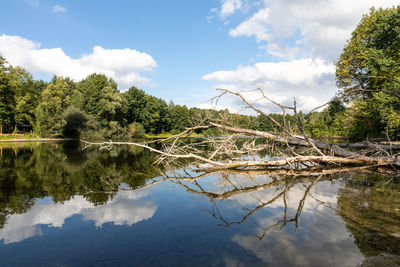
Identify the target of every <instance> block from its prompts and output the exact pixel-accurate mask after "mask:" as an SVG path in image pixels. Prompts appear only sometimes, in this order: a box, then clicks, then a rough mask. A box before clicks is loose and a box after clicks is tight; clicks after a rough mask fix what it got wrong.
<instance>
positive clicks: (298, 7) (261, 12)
mask: <svg viewBox="0 0 400 267" xmlns="http://www.w3.org/2000/svg"><path fill="white" fill-rule="evenodd" d="M393 5H398V0H357V1H347V0H325V1H317V0H287V1H269V0H264V1H263V2H261V5H253V8H254V7H256V10H254V12H253V14H252V15H250V16H249V17H248V18H247V19H246V20H244V21H242V22H240V23H239V24H238V25H237V26H236V27H234V28H232V29H230V31H229V35H230V36H232V37H254V38H255V40H256V42H257V43H259V48H260V49H261V50H262V51H265V52H266V54H267V55H268V56H273V57H275V61H274V62H260V63H256V64H254V65H250V66H238V67H237V68H236V69H233V70H219V71H215V72H213V73H210V74H207V75H205V76H203V79H205V80H212V81H215V82H218V83H228V84H229V86H230V87H234V88H240V89H242V90H247V89H256V88H262V89H263V90H265V91H266V93H267V95H268V96H270V97H272V98H275V99H281V101H284V102H285V103H287V104H289V103H290V102H292V97H296V99H297V101H298V104H299V105H298V106H299V108H300V109H301V110H303V111H309V110H311V109H312V107H315V106H317V105H320V104H322V103H325V102H327V101H328V100H329V99H331V98H332V97H333V96H334V94H335V92H337V90H338V89H337V87H336V85H335V81H334V65H333V61H334V60H336V59H337V58H338V57H339V55H340V52H341V51H342V49H343V47H344V45H345V44H346V40H347V39H349V38H350V36H351V32H352V31H353V30H354V29H355V28H356V26H357V23H358V22H359V21H360V19H361V17H362V15H363V14H366V13H368V12H369V9H370V8H371V7H376V8H379V7H384V8H385V7H390V6H393ZM222 7H223V5H222ZM222 7H221V10H222ZM277 60H281V62H276V61H277ZM229 101H230V102H231V103H232V101H231V100H229ZM236 105H239V101H237V103H236ZM232 109H238V108H237V107H235V108H232ZM265 109H266V111H267V112H268V111H269V112H271V111H278V110H277V109H275V110H274V109H273V108H272V106H271V105H266V106H265Z"/></svg>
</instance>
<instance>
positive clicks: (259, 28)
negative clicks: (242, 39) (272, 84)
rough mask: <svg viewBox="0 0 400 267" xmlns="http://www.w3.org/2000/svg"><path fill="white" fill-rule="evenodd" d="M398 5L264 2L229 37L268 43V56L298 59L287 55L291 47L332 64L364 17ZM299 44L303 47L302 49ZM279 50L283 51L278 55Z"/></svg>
mask: <svg viewBox="0 0 400 267" xmlns="http://www.w3.org/2000/svg"><path fill="white" fill-rule="evenodd" d="M397 4H398V1H396V0H358V1H350V2H349V1H347V0H326V1H316V0H289V1H267V0H265V1H264V7H262V8H261V9H259V10H257V11H256V12H255V13H254V14H253V15H252V16H250V18H248V19H247V20H245V21H243V22H242V23H240V24H239V25H238V26H237V27H236V28H234V29H231V30H230V32H229V34H230V35H231V36H234V37H238V36H247V37H249V36H254V37H256V40H257V41H258V42H261V41H264V42H266V45H264V46H261V47H262V48H265V49H266V50H267V52H268V53H269V54H272V55H275V56H279V57H282V58H294V57H295V56H296V55H293V54H291V53H285V50H287V49H288V48H289V47H291V48H293V49H295V50H296V49H297V50H298V51H297V56H298V55H299V53H300V48H302V49H303V50H304V51H303V52H307V53H308V54H309V55H308V56H315V57H322V58H324V59H327V60H331V61H332V60H335V59H336V58H337V57H338V55H339V53H340V51H341V49H342V48H343V46H344V44H345V41H346V39H348V38H349V37H350V33H351V32H352V30H354V29H355V27H356V25H357V23H358V22H359V20H360V19H361V17H362V15H363V14H366V13H368V11H369V9H370V8H371V7H373V6H374V7H377V8H379V7H390V6H393V5H397ZM296 41H300V42H301V43H302V44H303V45H300V46H299V45H298V43H297V44H296ZM288 43H290V44H288ZM279 47H282V48H283V51H277V50H278V49H279Z"/></svg>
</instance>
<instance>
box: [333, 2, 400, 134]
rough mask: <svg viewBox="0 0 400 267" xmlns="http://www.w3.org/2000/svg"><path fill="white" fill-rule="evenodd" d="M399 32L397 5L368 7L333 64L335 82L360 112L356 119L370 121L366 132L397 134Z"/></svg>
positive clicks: (399, 9)
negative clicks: (373, 107) (375, 108)
mask: <svg viewBox="0 0 400 267" xmlns="http://www.w3.org/2000/svg"><path fill="white" fill-rule="evenodd" d="M399 32H400V6H397V7H392V8H388V9H378V10H375V9H371V10H370V12H369V14H367V15H364V16H363V18H362V19H361V22H360V23H359V24H358V26H357V28H356V29H355V30H354V31H353V33H352V37H351V39H350V40H349V41H348V43H347V45H346V46H345V48H344V49H343V52H342V54H341V55H340V58H339V60H338V62H337V63H336V78H337V85H338V86H339V87H340V88H342V93H343V95H345V96H346V97H347V98H348V100H349V101H352V102H353V105H358V111H359V112H362V113H364V115H363V116H361V117H360V118H362V119H363V120H365V119H366V118H367V120H368V121H369V122H371V123H370V126H369V127H368V128H369V129H368V132H373V131H375V130H376V129H379V130H380V131H381V132H382V131H385V130H388V131H389V132H390V133H391V134H392V135H393V136H396V135H397V136H398V135H399V134H400V52H399V51H400V34H399ZM371 106H375V107H377V114H375V113H373V114H372V113H370V112H369V110H367V109H368V108H369V107H371ZM363 107H365V108H366V109H365V108H363ZM376 115H378V117H376ZM371 116H374V117H371ZM373 121H375V122H374V123H372V122H373Z"/></svg>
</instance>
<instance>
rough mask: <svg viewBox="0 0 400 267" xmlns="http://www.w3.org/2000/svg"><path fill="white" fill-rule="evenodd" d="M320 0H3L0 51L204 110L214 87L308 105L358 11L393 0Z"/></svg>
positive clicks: (31, 66)
mask: <svg viewBox="0 0 400 267" xmlns="http://www.w3.org/2000/svg"><path fill="white" fill-rule="evenodd" d="M321 2H322V1H316V0H315V1H314V0H298V1H293V0H288V1H268V0H265V1H257V0H254V1H250V0H191V1H189V0H151V1H150V0H149V1H104V0H103V1H102V0H97V1H74V0H64V1H55V0H2V1H1V2H0V9H1V10H2V16H1V17H0V25H1V27H0V54H2V55H3V56H4V57H6V59H7V60H8V61H9V62H10V63H11V64H13V65H20V66H22V67H24V68H26V69H27V70H29V71H30V72H32V73H34V76H35V77H37V78H44V79H47V78H48V77H50V76H51V75H52V74H57V75H63V76H71V77H72V78H74V79H75V80H79V79H81V78H82V75H84V74H86V72H90V71H92V70H94V71H97V72H103V73H106V74H108V75H110V76H114V77H113V78H115V79H116V80H117V82H118V84H119V88H120V89H121V90H124V89H127V87H129V85H136V86H138V87H140V88H142V89H144V90H145V91H146V92H148V93H150V94H153V95H155V96H157V97H161V98H164V99H165V100H167V101H169V100H173V101H174V102H175V103H179V104H187V105H188V106H199V105H200V106H201V107H207V104H205V103H204V101H205V100H207V99H209V98H210V97H212V96H213V95H215V94H216V92H215V88H216V87H218V86H224V87H228V88H231V89H233V90H247V89H255V88H257V87H261V88H263V89H264V90H265V91H266V92H268V93H269V95H270V96H271V97H273V98H274V99H276V100H278V101H281V102H288V101H291V97H292V96H296V97H297V98H298V99H299V102H300V104H301V107H302V108H303V109H304V110H307V109H309V108H310V107H311V106H312V105H314V104H315V105H316V104H320V103H322V102H323V101H326V100H327V99H329V98H330V97H331V96H332V95H333V94H334V93H335V92H336V90H337V88H336V87H335V85H334V68H333V61H334V60H335V58H337V56H338V55H339V54H340V51H341V49H342V48H343V45H344V44H345V40H346V39H348V38H349V37H350V33H351V30H352V29H354V28H355V26H356V24H357V22H358V21H359V19H360V18H361V15H362V14H363V13H366V12H367V11H368V9H369V8H370V7H371V6H384V7H385V6H391V5H394V4H396V3H395V2H396V1H391V0H380V1H374V0H371V1H368V0H359V1H353V2H352V3H348V1H344V0H327V1H323V2H324V3H323V4H321ZM94 47H99V49H97V50H96V51H94ZM85 55H86V56H88V57H86V58H85V57H84V56H85ZM40 61H42V62H40ZM138 62H139V63H138ZM249 97H250V98H251V97H256V96H253V95H251V94H250V93H249ZM260 104H261V105H262V104H265V108H266V109H270V108H271V107H270V106H268V104H267V103H260ZM221 107H229V108H230V109H231V110H233V111H235V110H236V111H237V110H238V109H240V105H239V103H238V102H237V101H235V100H234V99H227V100H226V101H225V102H222V103H221Z"/></svg>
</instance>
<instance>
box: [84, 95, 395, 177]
mask: <svg viewBox="0 0 400 267" xmlns="http://www.w3.org/2000/svg"><path fill="white" fill-rule="evenodd" d="M218 90H220V91H221V92H222V93H221V94H220V95H219V96H218V97H217V99H219V98H220V97H221V96H223V95H225V94H231V95H234V96H237V97H239V98H240V99H241V100H242V101H243V102H244V103H246V104H247V106H248V107H249V108H251V109H253V110H254V111H255V112H257V113H258V114H261V115H264V116H266V117H267V118H269V119H270V121H271V122H272V123H273V124H275V126H276V127H277V128H278V129H280V130H281V131H280V133H269V132H264V131H257V130H252V129H243V128H240V127H237V126H235V125H232V124H230V123H229V120H226V119H223V118H222V119H219V120H217V119H211V118H204V119H203V120H201V122H200V123H199V124H198V125H196V126H194V127H191V128H188V129H186V130H185V131H183V132H181V133H180V134H177V135H174V136H172V137H169V138H166V139H162V140H158V142H160V143H161V144H162V148H161V149H157V148H155V147H153V146H151V144H150V143H134V142H112V141H110V142H103V143H90V142H86V141H84V142H85V144H86V147H87V146H91V145H100V147H101V149H107V148H110V147H111V146H112V145H120V144H127V145H134V146H139V147H143V148H146V149H149V150H150V151H153V152H155V153H158V154H159V159H158V160H157V161H156V162H155V163H156V164H160V163H166V164H170V163H171V162H175V163H177V162H179V160H180V159H186V160H187V159H190V160H192V162H191V164H192V165H193V166H196V169H195V170H197V171H205V172H209V171H218V170H228V169H246V170H249V169H291V170H297V171H304V170H313V169H315V168H318V167H325V166H327V165H333V166H335V167H337V166H341V165H347V166H373V167H376V166H389V167H394V168H398V167H400V153H398V154H395V153H393V151H396V150H400V145H392V144H391V142H390V140H389V144H378V143H369V142H363V143H355V144H351V143H350V144H344V143H327V142H321V141H317V140H315V139H313V138H311V137H309V136H307V134H306V133H305V131H304V127H303V125H302V122H301V118H300V117H299V115H298V113H297V109H296V101H295V100H294V102H293V106H290V107H289V106H284V105H281V104H279V103H277V102H275V101H273V100H271V99H269V98H268V97H267V96H266V95H265V94H264V92H263V91H262V90H261V89H258V90H257V92H260V93H261V95H262V97H261V98H262V99H264V100H267V101H269V102H270V103H272V104H274V105H276V106H278V107H279V108H281V109H282V114H283V123H282V124H281V123H279V122H277V121H276V120H275V119H274V118H272V117H271V116H269V114H266V113H265V112H263V111H262V110H261V109H260V108H258V107H256V105H255V104H254V103H252V102H250V101H248V100H247V99H246V98H245V97H244V96H243V95H242V94H240V93H236V92H232V91H229V90H227V89H218ZM288 111H291V112H292V113H293V114H294V115H295V116H296V118H297V132H295V131H293V130H292V128H291V127H290V125H288V123H286V121H285V116H286V114H287V112H288ZM209 128H217V129H219V130H220V131H223V133H224V134H223V136H221V137H210V138H203V139H201V140H200V141H195V142H185V141H184V138H183V137H185V136H189V135H190V134H191V133H192V132H195V131H196V130H204V129H209ZM243 136H245V137H246V138H243ZM260 137H262V138H265V139H267V140H268V142H267V143H263V144H257V142H256V140H257V138H260ZM239 139H240V140H241V142H239V141H238V140H239ZM277 144H280V145H281V146H280V148H279V149H278V150H279V153H280V155H279V156H277V157H275V158H270V159H268V160H262V159H252V160H251V159H249V157H248V156H249V155H257V153H259V152H261V151H275V152H276V150H277V149H276V145H277ZM204 147H207V149H203V148H204ZM301 148H303V149H301ZM304 148H306V150H305V149H304ZM347 148H355V149H358V150H357V151H350V150H348V149H347ZM202 164H206V166H204V165H202Z"/></svg>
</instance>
